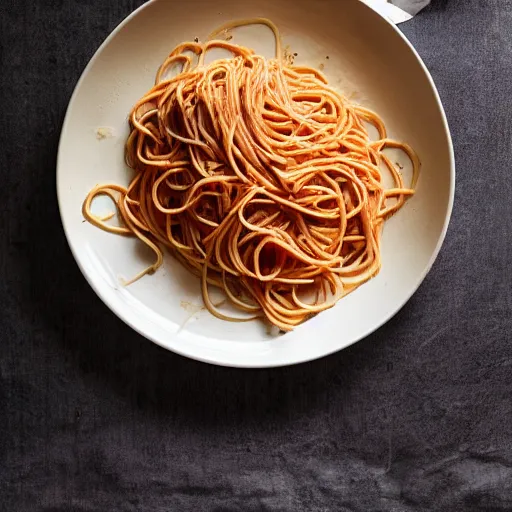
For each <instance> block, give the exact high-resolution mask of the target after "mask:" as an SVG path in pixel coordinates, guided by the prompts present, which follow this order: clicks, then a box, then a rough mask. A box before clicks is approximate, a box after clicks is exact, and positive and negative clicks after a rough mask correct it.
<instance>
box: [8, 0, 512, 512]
mask: <svg viewBox="0 0 512 512" xmlns="http://www.w3.org/2000/svg"><path fill="white" fill-rule="evenodd" d="M340 1H341V0H340ZM140 3H141V2H140V1H128V0H108V1H105V0H45V1H38V2H29V1H28V0H17V1H15V0H1V1H0V102H1V113H2V115H1V123H0V173H1V181H0V217H1V218H0V235H1V236H0V244H1V247H2V249H1V251H0V274H1V279H0V333H1V334H0V336H1V341H0V510H2V511H4V510H5V511H7V512H28V511H31V512H33V511H45V512H67V511H72V512H104V511H115V512H124V511H127V512H128V511H150V512H169V511H188V510H194V511H203V510H205V511H217V512H220V511H226V512H227V511H230V512H234V511H238V510H240V511H330V510H333V511H361V512H377V511H394V512H395V511H396V512H412V511H450V512H452V511H459V510H468V511H506V510H512V402H511V394H512V344H511V343H510V341H511V340H510V338H511V328H512V315H511V310H512V291H511V290H512V270H511V269H512V200H511V197H512V185H511V184H512V181H511V179H510V175H511V163H510V162H511V143H512V134H511V132H512V115H511V112H510V106H509V105H510V98H511V97H512V80H511V76H512V30H511V26H512V1H510V0H487V1H486V2H483V1H480V0H444V1H443V0H434V1H433V2H432V4H431V5H430V6H429V7H428V8H427V9H426V10H425V11H422V12H421V13H420V14H419V15H418V16H417V17H416V18H415V19H414V20H413V21H411V22H410V23H408V24H406V25H403V26H402V30H403V31H404V32H405V33H406V34H407V35H408V37H409V38H410V39H411V41H412V42H413V43H414V44H415V46H416V48H417V49H418V51H419V53H420V54H421V55H422V57H423V58H424V59H425V62H426V64H427V66H428V67H429V68H430V70H431V71H432V74H433V76H434V78H435V80H436V83H437V85H438V87H439V90H440V93H441V96H442V98H443V100H444V102H445V106H446V110H447V114H448V117H449V121H450V124H451V128H452V131H453V137H454V142H455V148H456V153H457V163H458V183H457V193H456V204H455V210H454V215H453V222H452V224H451V226H450V230H449V233H448V238H447V240H446V244H445V246H444V248H443V250H442V252H441V255H440V257H439V259H438V261H437V263H436V265H435V266H434V268H433V270H432V272H431V273H430V274H429V276H428V277H427V279H426V281H425V282H424V284H423V285H422V287H421V288H420V290H419V291H418V293H416V295H415V296H414V297H413V298H412V299H411V301H410V302H409V303H408V304H407V306H406V307H405V308H404V309H403V310H402V311H401V312H400V313H399V314H398V315H397V316H396V317H395V318H394V319H393V320H391V321H390V322H389V323H388V324H387V325H386V326H384V327H383V328H382V329H380V330H379V331H378V332H376V333H375V334H374V335H372V336H370V337H369V338H368V339H366V340H364V341H362V342H360V343H358V344H356V345H355V346H353V347H351V348H349V349H348V350H345V351H344V352H342V353H339V354H336V355H334V356H332V357H329V358H326V359H324V360H321V361H317V362H314V363H311V364H305V365H301V366H298V367H294V368H286V369H281V370H271V371H238V370H232V369H224V368H215V367H211V366H208V365H204V364H200V363H196V362H193V361H188V360H185V359H183V358H181V357H179V356H176V355H173V354H171V353H167V352H165V351H164V350H162V349H160V348H158V347H156V346H155V345H153V344H151V343H149V342H147V341H145V340H144V339H142V338H141V337H139V336H138V335H136V334H135V333H134V332H132V331H131V330H130V329H129V328H128V327H126V326H125V325H124V324H123V323H122V322H121V321H120V320H118V319H117V318H116V317H115V316H114V315H112V314H111V313H110V312H109V311H108V309H107V308H106V307H105V306H104V305H103V304H102V303H101V302H100V300H99V299H97V297H96V296H95V295H94V293H93V291H92V290H91V289H90V288H89V286H88V285H87V284H86V282H85V280H84V279H83V277H82V276H81V274H80V272H79V270H78V268H77V266H76V264H75V263H74V261H73V259H72V256H71V254H70V252H69V249H68V247H67V244H66V241H65V239H64V235H63V232H62V229H61V225H60V221H59V215H58V211H57V203H56V196H55V157H56V151H57V143H58V137H59V131H60V127H61V123H62V120H63V116H64V112H65V108H66V105H67V102H68V100H69V97H70V94H71V92H72V90H73V87H74V84H75V82H76V80H77V79H78V77H79V75H80V73H81V71H82V69H83V68H84V66H85V64H86V63H87V61H88V60H89V58H90V57H91V56H92V54H93V53H94V51H95V49H96V48H97V47H98V45H99V44H100V43H101V41H102V40H103V39H104V38H105V37H106V35H107V34H108V33H109V32H110V30H111V29H113V28H114V26H115V25H116V24H117V23H118V22H119V21H120V20H121V19H122V18H123V17H124V16H125V15H126V14H128V13H129V12H130V11H131V10H132V9H134V8H135V7H137V5H139V4H140ZM20 33H21V35H19V34H20Z"/></svg>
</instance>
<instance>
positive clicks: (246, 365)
mask: <svg viewBox="0 0 512 512" xmlns="http://www.w3.org/2000/svg"><path fill="white" fill-rule="evenodd" d="M157 1H159V0H149V1H148V2H146V3H144V4H142V5H141V6H139V7H138V8H137V9H135V10H134V11H133V12H131V13H130V14H129V15H128V16H126V17H125V18H124V19H123V20H122V21H121V22H120V23H118V25H117V26H116V27H115V28H114V29H112V30H111V32H110V33H109V35H108V36H107V37H106V38H105V40H104V41H103V42H102V43H101V45H100V46H99V47H98V49H97V50H96V51H95V52H94V55H93V56H92V57H91V59H90V60H89V62H88V63H87V65H86V67H85V68H84V70H83V72H82V74H81V75H80V78H79V79H78V81H77V82H76V84H75V87H74V90H73V93H72V95H71V97H70V100H69V103H68V106H67V109H66V114H65V117H64V121H63V124H62V128H61V134H60V139H59V146H58V152H57V165H56V189H57V202H58V207H59V215H60V219H61V224H62V228H63V230H64V234H65V236H66V240H67V243H68V246H69V248H70V250H71V253H72V255H73V258H74V259H75V262H76V264H77V265H78V267H79V269H80V271H81V273H82V275H83V276H84V277H85V279H86V281H87V282H88V283H89V285H90V286H91V288H92V289H93V290H94V292H95V293H96V295H97V296H98V297H99V298H100V299H101V301H102V302H103V303H104V304H105V305H106V306H107V307H108V308H109V309H110V310H111V311H112V312H113V313H114V314H115V315H116V316H117V317H118V318H119V319H120V320H122V321H123V322H124V323H125V324H126V325H128V326H129V327H131V328H132V329H133V330H134V331H135V332H137V333H138V334H140V335H141V336H143V337H144V338H146V339H148V340H149V341H152V342H153V343H155V344H156V345H158V346H160V347H162V348H164V349H166V350H169V351H171V352H173V353H175V354H178V355H180V356H183V357H187V358H189V359H193V360H196V361H199V362H202V363H207V364H212V365H216V366H222V367H229V368H243V369H254V368H280V367H287V366H293V365H297V364H302V363H307V362H310V361H315V360H318V359H322V358H324V357H327V356H330V355H332V354H335V353H337V352H339V351H341V350H344V349H346V348H348V347H349V346H351V345H353V344H355V343H357V342H359V341H361V340H363V339H365V338H366V337H368V336H369V335H371V334H372V333H374V332H375V331H377V330H378V329H380V328H381V327H382V326H383V325H385V324H386V323H387V322H389V320H390V319H391V318H393V317H394V316H395V315H396V314H397V313H398V312H399V311H400V310H401V309H402V308H403V307H404V306H405V304H407V302H408V301H409V300H410V299H411V297H412V296H413V295H414V294H415V293H416V291H417V290H418V288H419V287H420V286H421V284H422V283H423V281H424V280H425V278H426V276H427V274H428V273H429V272H430V270H431V269H432V266H433V265H434V263H435V261H436V260H437V257H438V256H439V253H440V251H441V247H442V246H443V243H444V241H445V238H446V234H447V232H448V227H449V224H450V221H451V216H452V212H453V206H454V200H455V181H456V172H455V153H454V147H453V140H452V137H451V132H450V128H449V125H448V119H447V117H446V112H445V109H444V106H443V103H442V101H441V97H440V95H439V92H438V90H437V87H436V85H435V82H434V79H433V78H432V75H431V73H430V71H429V69H428V68H427V66H426V65H425V63H424V62H423V59H422V58H421V56H420V55H419V54H418V52H417V51H416V49H415V48H414V46H413V45H412V43H411V42H410V41H409V40H408V39H407V37H406V36H405V34H403V32H402V31H401V30H399V29H398V28H397V26H396V25H395V24H394V23H393V22H391V21H390V20H389V19H388V18H387V17H385V16H383V15H382V14H381V13H379V12H378V11H376V10H375V9H373V8H372V7H370V6H369V5H368V4H366V3H365V2H363V1H360V0H353V1H358V2H359V3H360V4H362V6H363V8H364V9H368V10H370V11H372V12H373V13H374V14H376V15H377V16H379V17H380V18H381V20H383V21H384V22H385V23H387V24H388V25H389V26H390V27H391V28H392V29H393V30H394V31H395V33H396V34H397V35H398V36H399V37H400V38H401V39H402V41H403V42H404V43H405V44H406V45H407V47H408V48H409V50H410V51H411V52H412V54H413V55H414V57H415V58H416V60H417V62H418V63H419V65H420V66H421V68H422V70H423V73H424V74H425V77H426V78H427V80H428V83H429V85H430V88H431V90H432V93H433V95H434V99H435V102H436V104H437V106H438V109H439V113H440V115H441V121H442V125H443V128H444V132H445V133H444V134H445V136H446V141H447V143H448V156H449V162H450V169H449V173H450V183H449V197H448V204H447V210H446V216H445V220H444V223H443V227H442V230H441V233H440V235H439V238H438V241H437V244H436V247H435V249H434V251H433V253H432V255H431V257H430V260H429V262H428V264H427V265H426V267H425V269H424V270H423V272H422V273H421V275H420V276H419V277H418V278H417V281H416V284H415V286H413V287H412V288H411V291H410V293H408V294H407V295H406V297H405V298H404V300H403V301H401V302H400V303H399V304H398V305H397V306H396V308H393V309H394V311H393V312H392V313H390V314H388V315H386V316H385V317H384V319H383V320H382V321H380V322H377V323H376V324H375V325H374V326H372V327H371V328H369V329H367V330H366V331H364V332H363V333H362V334H361V335H360V336H358V337H356V338H355V339H354V340H351V341H350V342H349V343H347V344H346V345H344V346H342V347H339V348H334V349H332V350H328V351H326V352H324V353H319V354H318V355H315V356H310V355H305V356H304V355H303V356H300V355H299V356H298V357H294V358H290V360H289V361H285V362H283V361H281V360H279V361H269V363H268V364H261V363H260V362H257V363H252V361H251V360H246V361H244V362H243V363H242V362H239V361H223V360H216V359H214V358H209V357H203V356H201V355H198V354H196V353H193V352H187V350H186V347H187V346H188V345H187V344H186V343H185V342H184V343H183V349H181V348H178V349H177V348H175V347H170V346H168V345H167V344H166V343H165V342H164V341H162V340H159V339H158V338H157V337H155V336H152V335H151V334H149V333H147V332H144V330H143V329H142V328H140V327H139V326H137V325H136V322H134V321H132V319H131V318H130V317H129V316H128V315H125V314H123V313H122V312H121V311H120V310H119V309H118V308H117V307H116V305H115V304H114V303H113V302H112V301H110V300H108V298H107V297H105V296H104V294H103V292H102V290H101V289H100V288H99V286H97V285H96V283H95V282H94V280H93V279H92V277H91V276H89V274H88V273H87V272H86V270H85V268H84V266H83V265H82V263H81V260H80V257H79V255H78V254H77V252H76V251H75V249H74V247H73V244H72V242H71V234H70V232H69V231H68V229H67V227H66V223H65V222H64V214H63V211H64V206H63V202H64V200H63V194H64V191H62V192H61V190H60V186H59V183H60V181H61V177H60V176H61V174H62V173H63V170H62V168H63V162H62V160H63V157H62V154H63V144H64V138H65V134H66V132H67V131H68V125H69V124H70V119H71V111H72V109H73V105H74V103H75V101H76V99H77V97H78V94H79V92H80V89H81V85H82V83H83V82H84V80H85V78H86V76H87V75H88V74H89V72H90V70H91V69H92V68H93V66H94V64H95V63H96V61H97V60H98V59H99V57H100V55H101V53H102V52H103V50H104V48H106V47H107V46H108V45H109V44H110V42H111V41H112V40H113V39H114V37H116V35H117V34H118V32H119V31H120V30H121V29H122V28H123V27H124V26H125V25H127V24H128V23H129V22H130V21H131V20H132V19H134V18H135V17H136V16H138V15H139V14H140V13H141V12H142V11H144V10H145V9H148V8H149V7H150V6H151V5H152V4H154V3H156V2H157Z"/></svg>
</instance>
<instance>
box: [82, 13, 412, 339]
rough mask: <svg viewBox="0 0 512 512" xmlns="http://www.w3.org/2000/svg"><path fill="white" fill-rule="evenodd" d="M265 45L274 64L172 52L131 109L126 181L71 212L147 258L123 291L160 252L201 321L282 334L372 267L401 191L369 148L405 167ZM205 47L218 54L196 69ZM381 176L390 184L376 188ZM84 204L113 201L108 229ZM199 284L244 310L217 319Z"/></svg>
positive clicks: (338, 100)
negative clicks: (167, 254) (125, 238)
mask: <svg viewBox="0 0 512 512" xmlns="http://www.w3.org/2000/svg"><path fill="white" fill-rule="evenodd" d="M252 22H259V23H265V24H267V25H268V26H270V27H271V28H272V29H273V30H275V31H276V29H275V27H274V26H273V25H272V24H271V23H270V22H268V21H266V20H252ZM276 38H277V41H278V44H277V57H276V58H274V59H268V60H267V59H265V58H263V57H261V56H258V55H255V54H254V52H253V51H252V50H250V49H248V48H245V47H242V46H238V45H235V44H231V43H229V42H227V41H223V40H219V39H213V40H210V41H209V42H207V43H203V44H200V43H194V42H191V43H184V44H181V45H180V46H178V47H177V48H176V49H175V50H174V51H173V52H172V53H171V54H170V56H169V57H168V58H167V59H166V61H165V62H164V63H163V65H162V67H161V68H160V70H159V71H158V74H157V79H156V84H155V86H154V87H153V88H152V89H151V90H150V91H149V92H148V93H147V94H146V95H145V96H144V97H143V98H142V99H141V100H140V101H138V102H137V104H136V105H135V106H134V107H133V110H132V112H131V115H130V127H131V133H130V136H129V138H128V141H127V143H126V159H127V163H128V165H129V166H130V167H131V168H133V169H134V171H135V175H134V177H133V179H132V181H131V183H130V185H129V186H128V188H124V187H121V186H118V185H114V184H106V185H100V186H97V187H96V188H94V189H93V190H92V191H91V192H90V194H89V195H88V197H87V198H86V200H85V202H84V205H83V212H84V216H85V217H86V218H87V219H88V220H89V221H90V222H91V223H93V224H95V225H97V226H99V227H101V228H102V229H105V230H107V231H109V232H113V233H118V234H123V235H133V236H136V237H137V238H139V239H140V240H141V241H142V242H144V243H145V244H147V245H148V246H149V247H150V248H151V249H152V250H153V251H154V253H155V255H156V260H155V262H154V264H153V265H151V266H150V267H149V268H148V269H146V270H144V271H143V272H141V273H140V274H139V275H138V276H136V277H135V279H133V280H132V281H131V282H133V281H134V280H137V279H139V278H141V277H142V276H143V275H145V274H148V273H153V272H154V271H156V270H157V269H158V268H159V267H160V266H161V264H162V261H163V248H165V247H167V248H168V249H169V250H170V251H171V252H172V254H173V255H174V256H175V257H177V258H178V259H179V260H180V261H181V262H182V263H183V265H185V266H186V267H188V268H189V269H190V271H191V272H193V273H194V274H196V275H197V276H199V277H200V278H201V281H202V293H203V298H204V303H205V306H206V307H207V308H208V310H209V311H210V312H211V313H212V314H214V315H215V316H217V317H219V318H222V319H226V320H232V321H245V320H249V319H252V318H254V317H265V318H266V319H267V320H268V321H269V322H271V324H273V325H275V326H277V327H278V328H279V329H281V330H283V331H289V330H291V329H293V328H294V327H295V326H297V325H298V324H300V323H301V322H303V321H304V320H306V319H307V318H308V317H310V316H311V315H314V314H316V313H318V312H320V311H323V310H325V309H328V308H330V307H332V306H333V305H334V304H335V303H336V302H337V301H338V300H339V299H340V298H341V297H343V296H344V295H346V294H347V293H349V292H351V291H353V290H354V289H355V288H357V287H358V286H359V285H361V284H363V283H364V282H365V281H368V280H369V279H370V278H372V277H373V276H375V275H376V274H377V273H378V272H379V270H380V267H381V258H380V250H379V246H380V236H381V231H382V226H383V224H384V221H385V220H386V219H387V218H388V217H389V216H390V215H392V214H393V213H395V212H396V211H397V210H398V209H400V208H401V206H402V205H403V204H404V202H405V200H406V199H407V198H408V197H409V196H411V195H412V194H413V187H414V183H413V184H411V185H410V186H407V187H406V186H405V185H404V183H403V179H402V176H401V174H400V172H399V171H398V170H397V169H396V168H395V166H394V165H393V163H392V162H391V161H390V159H389V158H388V157H387V156H386V154H384V153H383V150H384V149H385V148H399V149H401V150H403V151H404V152H405V153H406V154H407V155H408V156H409V158H410V159H411V161H412V163H413V167H414V175H415V176H416V175H417V172H418V169H419V161H418V158H417V156H416V155H415V153H414V151H413V150H412V149H411V148H410V147H409V146H408V145H406V144H403V143H398V142H395V141H392V140H390V139H388V138H387V137H386V131H385V127H384V124H383V122H382V121H381V119H380V118H379V117H378V116H377V115H376V114H374V113H372V112H370V111H368V110H366V109H364V108H362V107H359V106H355V105H352V104H350V103H349V102H347V100H346V99H345V98H344V97H342V96H341V95H340V94H339V93H337V92H336V91H335V90H334V89H333V88H331V87H330V86H329V85H328V83H327V80H326V78H325V77H324V76H323V75H322V74H321V73H320V72H318V71H316V70H315V69H310V68H306V67H301V66H293V65H287V64H285V63H284V62H283V59H282V58H281V48H280V44H279V35H278V34H277V32H276ZM212 48H223V49H225V50H229V52H230V53H231V54H232V58H226V59H220V60H216V61H214V62H213V63H211V64H209V65H206V64H204V56H205V53H206V52H207V51H208V50H210V49H212ZM176 66H180V72H179V73H178V74H177V75H175V76H173V77H172V78H166V75H167V73H168V71H169V69H171V68H175V67H176ZM367 123H370V124H372V125H373V126H374V127H375V128H376V129H377V131H378V133H379V138H378V140H375V141H372V140H370V137H369V135H368V131H367V127H366V125H367ZM383 171H384V172H386V173H388V174H390V176H391V177H392V178H393V180H394V183H395V184H394V186H393V188H385V187H384V185H383ZM98 195H108V196H110V197H111V198H112V199H114V200H115V201H116V203H117V207H118V210H119V213H120V216H121V218H122V221H123V225H122V226H113V225H111V224H107V222H106V221H107V220H108V219H102V218H99V217H98V216H96V215H94V214H93V213H92V212H91V203H92V201H93V199H94V198H95V197H96V196H98ZM210 286H215V287H218V288H220V289H221V290H222V291H223V292H224V294H225V296H226V298H227V299H228V300H229V301H230V302H231V303H232V304H233V305H234V306H236V307H237V308H238V309H239V310H241V311H243V312H246V313H247V314H245V315H244V316H243V317H242V318H231V317H230V316H227V315H226V314H224V313H223V312H222V311H220V310H219V309H218V307H217V306H216V305H215V304H213V301H212V300H211V298H210V295H209V287H210Z"/></svg>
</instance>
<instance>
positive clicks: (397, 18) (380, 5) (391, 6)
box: [362, 0, 430, 24]
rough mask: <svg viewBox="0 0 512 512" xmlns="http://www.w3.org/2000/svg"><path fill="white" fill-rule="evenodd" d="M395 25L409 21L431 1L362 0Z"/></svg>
mask: <svg viewBox="0 0 512 512" xmlns="http://www.w3.org/2000/svg"><path fill="white" fill-rule="evenodd" d="M362 1H363V2H365V3H367V4H368V5H369V6H371V7H373V9H375V10H376V11H377V12H378V13H380V14H382V15H383V16H385V17H386V18H388V19H390V20H391V21H392V22H393V23H396V24H398V23H403V22H404V21H409V20H410V19H411V18H412V17H413V16H415V15H416V14H418V12H419V11H421V9H423V8H424V7H426V6H427V5H428V4H429V3H430V0H389V1H388V0H362Z"/></svg>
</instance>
